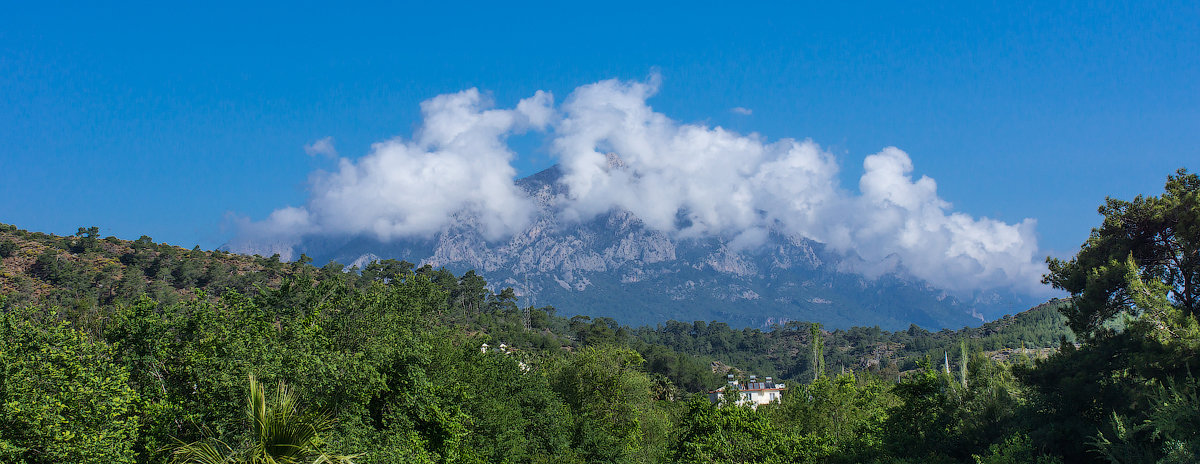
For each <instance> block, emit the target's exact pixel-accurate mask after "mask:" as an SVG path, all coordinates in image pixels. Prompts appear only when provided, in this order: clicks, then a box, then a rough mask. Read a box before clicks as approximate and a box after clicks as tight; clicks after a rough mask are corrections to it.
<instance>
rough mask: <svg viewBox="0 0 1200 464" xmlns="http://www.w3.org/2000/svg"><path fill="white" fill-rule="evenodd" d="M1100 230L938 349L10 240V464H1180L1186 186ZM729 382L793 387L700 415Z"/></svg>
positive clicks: (909, 337) (1188, 328)
mask: <svg viewBox="0 0 1200 464" xmlns="http://www.w3.org/2000/svg"><path fill="white" fill-rule="evenodd" d="M1102 213H1104V214H1105V215H1106V220H1105V223H1104V225H1103V226H1102V227H1100V228H1098V229H1096V230H1095V231H1094V232H1093V235H1092V238H1091V239H1089V241H1088V243H1086V244H1085V245H1084V247H1083V248H1082V250H1081V252H1080V254H1079V255H1078V256H1077V257H1076V258H1075V259H1073V260H1071V261H1067V262H1063V261H1053V262H1052V263H1051V270H1052V272H1051V274H1050V275H1049V276H1047V281H1048V282H1049V283H1051V284H1053V285H1055V286H1056V287H1058V288H1061V289H1063V290H1066V291H1068V292H1070V293H1071V294H1072V298H1071V299H1069V300H1059V301H1052V302H1049V303H1047V304H1045V305H1041V306H1039V307H1037V308H1033V309H1032V310H1030V311H1027V312H1024V313H1022V314H1019V315H1016V316H1012V317H1006V318H1004V319H1001V320H998V321H995V322H992V323H988V324H985V325H983V326H981V327H978V328H966V329H962V330H959V331H950V330H943V331H939V332H928V331H925V330H923V329H921V328H919V327H916V326H912V327H910V328H909V329H908V330H905V331H898V332H887V331H883V330H880V329H879V328H877V327H870V328H862V327H859V328H852V329H848V330H836V331H833V332H828V331H824V330H822V329H821V328H820V326H819V325H816V324H805V323H796V322H791V323H787V324H785V325H782V326H775V327H771V328H768V329H766V330H760V329H740V330H738V329H733V328H731V327H729V326H728V325H726V324H723V323H720V322H708V323H706V322H691V323H685V322H674V321H670V322H665V323H663V324H661V325H658V326H656V327H641V328H633V327H627V326H622V325H620V324H618V323H617V322H616V321H614V320H612V319H608V318H602V317H601V318H590V317H586V316H576V317H572V318H569V319H568V318H562V317H558V316H557V315H556V314H555V311H554V309H553V308H551V307H541V308H533V307H520V306H518V305H517V303H516V298H515V296H514V294H513V292H512V291H511V290H507V289H506V290H501V291H498V292H495V291H491V290H489V289H488V286H487V282H485V281H484V280H483V279H482V278H481V277H479V276H478V275H477V274H475V273H474V272H466V273H464V274H462V275H454V274H452V273H450V272H449V271H446V270H444V269H434V268H431V267H428V266H426V267H420V268H416V267H414V266H413V265H412V264H410V263H405V262H403V261H391V260H388V261H381V262H374V263H371V264H369V265H367V266H366V267H365V268H363V269H352V270H351V271H352V272H347V270H346V269H344V268H343V267H342V266H341V265H339V264H336V263H331V264H328V265H325V266H322V267H319V268H318V267H315V266H313V265H312V264H311V262H310V261H311V260H308V259H304V258H302V259H301V260H299V261H296V262H292V263H282V262H280V261H279V259H278V258H277V257H272V258H261V257H249V256H239V255H233V254H228V253H223V252H209V251H203V250H199V249H193V250H186V249H182V248H178V247H173V246H169V245H165V244H156V243H154V242H153V241H152V240H151V239H150V238H148V237H143V238H141V239H139V240H136V241H133V242H128V241H123V240H119V239H116V238H112V237H109V238H100V237H98V236H97V235H98V231H97V229H95V228H90V229H85V228H81V229H80V231H79V233H78V234H76V235H74V236H70V237H59V236H54V235H48V234H41V233H34V232H26V231H22V230H19V229H17V228H16V227H14V226H8V225H3V226H0V259H2V261H0V263H2V266H3V267H2V271H3V274H0V288H2V292H3V293H0V462H5V463H8V462H12V463H29V464H33V463H50V462H79V463H90V462H97V463H98V462H118V463H120V462H147V463H158V462H170V461H175V462H247V463H249V462H338V461H340V462H360V463H391V462H437V463H477V462H551V461H553V462H558V463H571V462H580V463H583V462H589V463H590V462H612V463H624V462H647V463H649V462H736V463H774V462H778V463H785V462H787V463H791V462H923V463H924V462H972V461H974V462H987V463H1000V462H1088V461H1110V462H1152V461H1160V462H1194V461H1195V460H1196V458H1197V453H1198V452H1200V435H1198V433H1200V432H1197V430H1200V427H1198V425H1200V424H1197V423H1196V418H1197V417H1200V400H1197V398H1198V397H1200V395H1198V392H1197V384H1196V381H1195V380H1194V379H1193V378H1192V377H1191V374H1190V372H1192V371H1193V370H1194V369H1195V368H1197V367H1200V362H1198V358H1197V352H1198V350H1200V325H1198V324H1197V322H1196V316H1197V310H1198V308H1197V306H1196V298H1195V297H1196V293H1197V292H1200V290H1198V289H1197V287H1196V286H1195V285H1194V284H1193V283H1194V282H1198V280H1195V279H1196V276H1197V269H1198V268H1200V260H1197V258H1196V252H1197V251H1196V250H1197V243H1200V235H1197V234H1200V228H1197V227H1196V226H1195V224H1197V223H1200V221H1198V220H1197V219H1198V218H1200V179H1197V177H1196V176H1195V175H1188V174H1186V172H1183V171H1181V172H1180V173H1179V174H1178V175H1177V176H1172V177H1170V178H1169V181H1168V184H1167V192H1166V193H1165V194H1163V195H1162V196H1161V197H1149V198H1142V197H1139V198H1137V199H1135V201H1133V202H1121V201H1119V200H1110V201H1109V204H1108V205H1107V206H1106V207H1105V208H1103V209H1102ZM1148 237H1150V238H1152V239H1148ZM1171 258H1173V259H1171ZM1064 324H1066V325H1067V326H1069V327H1070V328H1071V329H1072V330H1071V331H1069V332H1068V331H1066V330H1065V329H1064V327H1063V326H1064ZM485 345H486V346H485ZM1047 348H1049V349H1047ZM726 373H732V374H734V375H735V376H746V375H750V374H757V375H760V376H766V375H772V376H775V377H778V378H781V379H786V380H787V381H788V382H787V383H788V385H789V387H790V388H789V389H788V390H787V393H786V394H785V395H784V396H783V399H782V401H781V402H779V403H775V404H770V405H764V406H762V407H759V408H757V409H752V408H750V407H747V406H739V405H736V404H733V403H732V402H729V401H725V402H723V403H721V404H719V405H714V404H712V403H710V402H709V400H708V397H707V394H706V391H707V390H709V389H711V388H714V387H716V386H718V385H720V384H721V383H722V381H723V380H722V377H723V376H724V375H725V374H726ZM264 386H265V387H264Z"/></svg>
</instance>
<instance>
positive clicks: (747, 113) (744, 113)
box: [729, 106, 754, 116]
mask: <svg viewBox="0 0 1200 464" xmlns="http://www.w3.org/2000/svg"><path fill="white" fill-rule="evenodd" d="M729 111H732V112H733V114H740V115H742V116H750V115H752V114H754V110H751V109H750V108H746V107H742V106H735V107H733V108H730V109H729Z"/></svg>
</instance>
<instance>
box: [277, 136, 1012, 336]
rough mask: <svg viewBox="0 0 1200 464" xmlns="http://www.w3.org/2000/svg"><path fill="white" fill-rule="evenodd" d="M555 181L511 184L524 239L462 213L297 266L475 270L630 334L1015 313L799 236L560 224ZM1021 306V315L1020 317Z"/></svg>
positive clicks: (316, 250)
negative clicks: (697, 325) (844, 261)
mask: <svg viewBox="0 0 1200 464" xmlns="http://www.w3.org/2000/svg"><path fill="white" fill-rule="evenodd" d="M609 162H610V166H613V167H618V168H619V167H620V164H621V163H620V160H619V159H615V160H614V159H610V160H609ZM560 176H561V173H560V171H559V170H558V168H557V167H552V168H550V169H547V170H545V171H542V172H540V173H538V174H535V175H533V176H530V177H527V178H524V179H521V180H520V181H518V184H519V185H520V186H521V187H522V188H524V189H525V191H526V192H528V193H529V195H530V196H531V197H532V198H533V199H534V200H535V203H536V204H537V205H538V206H539V208H540V209H539V211H538V213H537V215H536V216H535V217H534V219H533V221H532V222H531V223H530V225H529V226H528V227H527V228H526V229H525V230H523V231H521V232H520V233H518V234H515V235H513V236H512V237H510V238H508V239H507V240H504V241H501V242H488V241H487V240H486V239H485V238H484V236H483V235H482V234H481V233H480V228H479V224H478V221H477V219H476V218H474V217H472V216H471V215H469V214H465V213H463V214H459V215H457V216H456V217H455V221H454V223H452V224H451V225H449V226H448V227H446V228H445V229H443V230H442V231H441V232H440V233H438V234H437V235H436V236H434V237H432V238H429V239H417V240H408V241H400V242H391V243H382V242H379V241H376V240H373V239H370V238H364V237H354V238H347V239H343V240H329V239H325V240H322V241H320V242H317V241H309V242H306V243H302V244H301V245H299V246H297V248H296V251H297V255H298V254H299V253H300V252H304V253H307V254H308V255H309V256H312V257H313V258H315V259H317V260H318V262H323V261H327V260H336V261H338V262H341V263H353V264H355V265H358V266H359V267H362V266H363V265H365V264H366V263H368V262H370V261H371V260H375V259H388V258H391V259H404V260H407V261H410V262H413V263H417V264H430V265H432V266H434V267H445V268H447V269H450V270H452V271H454V272H455V273H462V272H465V271H467V270H471V269H474V270H476V272H478V273H479V274H481V275H482V276H483V277H484V278H486V279H487V280H488V281H489V282H490V283H491V284H492V285H493V287H497V288H502V287H512V288H513V289H514V291H515V293H516V295H518V296H519V297H520V298H521V301H520V304H522V305H538V306H541V305H552V306H555V307H556V308H557V309H558V313H559V314H561V315H573V314H585V315H590V316H608V317H613V318H615V319H617V320H618V321H620V322H623V323H629V324H655V323H659V322H663V321H666V320H668V319H676V320H683V321H692V320H719V321H723V322H727V323H730V324H731V325H737V326H763V325H767V324H769V323H771V322H776V321H780V320H803V321H815V322H822V323H824V324H825V325H826V326H827V327H831V328H836V327H848V326H851V325H866V326H873V325H878V326H880V327H884V328H888V329H903V328H907V327H908V326H909V325H910V324H913V323H915V324H918V325H920V326H923V327H926V328H931V329H933V328H944V327H952V328H959V327H962V326H964V325H967V324H970V323H972V322H978V321H977V319H976V318H977V317H979V316H978V315H979V314H987V313H988V311H989V308H992V309H994V307H996V306H997V301H999V305H1000V306H1004V304H1009V305H1010V306H1012V301H1011V300H1012V299H1011V298H1008V299H1004V298H1000V299H999V300H995V299H993V300H988V299H986V298H982V297H977V298H975V299H974V300H973V301H972V304H965V303H963V302H962V301H960V300H958V299H956V298H954V297H947V295H946V294H945V293H944V292H939V291H937V290H936V289H932V288H929V286H928V285H925V284H923V283H921V282H916V281H911V280H908V279H905V278H903V277H900V276H896V275H887V276H883V277H880V278H878V279H865V278H863V277H861V276H858V275H856V274H849V273H844V272H840V271H839V270H838V261H839V259H838V257H837V256H835V255H833V254H831V253H828V252H826V251H824V247H823V246H822V245H821V244H819V243H815V242H812V241H809V240H806V239H804V238H803V237H799V236H791V235H785V234H780V233H778V232H771V233H770V235H769V238H768V240H767V243H766V244H764V245H762V246H759V247H757V248H753V249H738V250H735V249H731V248H730V247H729V244H728V243H727V242H726V241H724V240H722V239H718V238H707V239H694V238H693V239H677V238H673V237H671V236H670V235H669V234H667V233H664V232H661V231H655V230H651V229H649V228H647V227H646V226H645V225H644V224H643V222H642V221H641V220H640V219H638V218H637V217H635V216H634V215H633V214H631V213H630V212H628V211H623V210H613V211H609V212H608V213H606V214H603V215H600V216H598V217H595V218H592V219H590V220H587V221H584V222H577V221H568V220H564V219H563V218H560V217H558V216H557V213H556V211H559V208H556V206H557V204H558V203H557V202H559V201H561V200H562V198H563V196H564V195H565V194H566V191H565V187H564V186H563V185H562V184H560V183H559V182H558V180H559V178H560ZM980 302H982V303H980ZM976 303H979V304H976ZM985 303H986V304H985ZM989 304H990V306H988V305H989ZM1020 304H1024V302H1019V303H1016V307H1018V309H1024V308H1020V307H1019V306H1020ZM1006 309H1007V307H1006Z"/></svg>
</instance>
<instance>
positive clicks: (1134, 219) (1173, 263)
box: [1044, 169, 1200, 337]
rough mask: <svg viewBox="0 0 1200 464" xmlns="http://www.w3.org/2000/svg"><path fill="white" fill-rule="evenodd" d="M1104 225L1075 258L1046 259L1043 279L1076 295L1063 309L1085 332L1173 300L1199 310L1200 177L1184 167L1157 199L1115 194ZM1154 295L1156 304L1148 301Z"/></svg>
mask: <svg viewBox="0 0 1200 464" xmlns="http://www.w3.org/2000/svg"><path fill="white" fill-rule="evenodd" d="M1100 214H1102V215H1104V223H1103V225H1102V226H1101V227H1099V228H1096V229H1092V234H1091V236H1090V237H1089V238H1088V240H1087V242H1086V243H1084V244H1083V247H1082V248H1081V249H1080V251H1079V253H1078V254H1077V255H1076V256H1075V258H1073V259H1071V260H1070V261H1062V260H1058V259H1052V258H1051V259H1048V260H1047V262H1048V263H1049V265H1050V273H1049V274H1047V275H1046V277H1045V279H1044V281H1045V282H1046V283H1049V284H1051V285H1053V286H1054V287H1055V288H1060V289H1063V290H1066V291H1068V292H1070V293H1071V294H1072V296H1073V297H1074V298H1073V299H1072V304H1071V305H1070V306H1068V307H1066V308H1064V314H1066V315H1067V318H1068V323H1069V324H1070V326H1071V329H1072V330H1074V331H1075V333H1076V334H1078V335H1081V336H1084V337H1095V336H1101V335H1105V334H1107V333H1108V331H1107V330H1105V328H1104V324H1105V323H1106V322H1108V321H1110V320H1112V319H1113V318H1114V317H1115V316H1116V315H1117V314H1121V313H1131V314H1134V315H1136V314H1138V313H1140V312H1143V311H1145V310H1146V309H1148V308H1147V307H1146V306H1150V307H1161V306H1163V305H1166V304H1170V305H1172V306H1174V307H1175V308H1177V309H1179V310H1180V311H1182V312H1183V313H1184V314H1186V315H1189V316H1192V317H1195V316H1197V312H1198V311H1200V177H1198V176H1197V175H1196V174H1188V173H1187V170H1185V169H1180V170H1179V171H1178V172H1177V173H1176V175H1173V176H1168V177H1167V184H1166V191H1165V192H1164V193H1163V195H1162V196H1159V197H1153V196H1152V197H1143V196H1141V195H1139V196H1137V197H1136V198H1134V199H1133V201H1132V202H1129V201H1123V200H1118V199H1114V198H1109V199H1108V200H1107V202H1106V204H1105V205H1104V206H1102V207H1100ZM1151 301H1153V304H1149V305H1148V303H1150V302H1151Z"/></svg>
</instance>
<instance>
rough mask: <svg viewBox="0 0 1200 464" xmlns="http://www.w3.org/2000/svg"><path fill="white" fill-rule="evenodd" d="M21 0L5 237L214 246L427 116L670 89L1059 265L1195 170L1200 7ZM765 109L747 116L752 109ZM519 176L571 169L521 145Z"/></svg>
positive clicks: (1, 159)
mask: <svg viewBox="0 0 1200 464" xmlns="http://www.w3.org/2000/svg"><path fill="white" fill-rule="evenodd" d="M35 3H37V2H25V3H22V4H16V5H10V6H8V7H7V8H6V13H5V14H4V15H3V16H2V17H0V150H2V151H0V195H3V198H5V201H3V202H0V222H5V223H11V224H16V225H18V226H21V227H22V228H26V229H31V230H40V231H47V232H53V233H59V234H69V233H72V232H74V230H75V228H76V227H79V226H92V225H95V226H99V227H100V228H101V231H102V232H103V234H104V235H109V234H112V235H116V236H118V237H122V238H131V239H132V238H137V237H138V236H139V235H142V234H146V235H150V236H152V237H154V238H155V239H156V240H160V241H165V242H168V243H172V244H177V245H182V246H186V247H191V246H192V245H197V244H198V245H200V246H201V247H203V248H214V247H216V246H219V245H221V244H222V243H224V242H225V241H227V240H229V239H230V238H231V236H232V235H233V230H231V229H230V221H229V219H228V218H229V217H230V216H231V215H236V216H242V217H248V218H252V219H255V220H257V219H261V218H264V217H266V216H267V215H268V214H270V213H271V212H272V211H274V210H276V209H278V208H280V207H283V206H287V205H293V206H299V205H303V204H304V203H305V201H306V198H307V197H308V193H307V188H308V183H307V179H308V178H309V176H310V174H311V173H312V172H314V171H315V170H318V169H324V170H333V169H336V165H335V163H334V161H332V160H329V159H326V158H323V157H320V156H316V157H313V156H308V155H306V154H305V152H304V146H305V145H306V144H310V143H312V142H314V141H316V140H318V139H321V138H324V137H329V136H332V137H333V138H334V140H335V142H336V147H337V150H338V152H339V153H340V154H341V155H342V156H343V157H347V158H351V159H353V158H357V157H361V156H364V155H366V154H367V153H368V152H369V151H370V145H371V144H372V143H374V142H379V141H383V140H386V139H389V138H392V137H396V136H402V137H409V136H411V134H412V131H413V129H414V128H415V127H418V126H419V125H420V124H421V120H420V107H419V104H420V102H421V101H424V100H427V99H429V98H432V97H434V96H437V95H440V94H446V93H451V92H458V91H461V90H463V89H467V88H472V87H476V88H478V89H480V90H481V91H482V92H484V93H485V94H487V95H490V96H491V98H493V99H494V100H495V102H496V106H497V107H503V108H508V107H512V106H514V105H515V104H516V103H517V101H518V100H520V99H522V98H527V97H529V96H531V95H533V94H534V92H536V91H537V90H546V91H549V92H552V93H553V94H554V95H555V96H556V99H558V100H559V101H561V100H562V99H563V98H564V97H566V96H567V95H568V94H570V93H571V92H572V90H573V89H575V88H577V87H579V86H582V85H586V84H590V83H594V82H597V81H601V80H604V79H610V78H618V79H623V80H643V79H646V78H647V76H649V75H651V74H652V73H657V74H658V75H660V76H661V79H662V83H661V85H660V88H659V91H658V93H657V94H656V95H655V96H653V97H652V98H650V99H649V101H648V103H649V104H650V105H651V106H652V107H653V108H654V110H655V111H657V112H661V113H663V114H665V115H667V116H669V117H670V118H673V119H674V120H676V121H679V122H682V123H701V124H706V125H709V126H721V127H724V128H726V129H729V130H732V131H737V132H740V133H750V132H757V133H759V134H761V135H762V136H763V137H765V138H767V139H769V140H777V139H780V138H785V137H792V138H797V139H801V140H803V139H812V140H813V141H814V142H816V143H817V144H819V145H820V146H821V147H822V148H823V149H825V150H828V151H829V152H831V153H833V154H834V155H836V157H837V162H838V164H839V166H840V175H839V177H840V180H841V184H842V186H843V187H844V188H847V189H851V190H853V189H856V188H857V185H858V178H859V176H860V175H862V173H863V167H862V163H863V159H864V158H865V157H867V156H868V155H871V154H874V153H877V152H879V151H880V150H882V149H884V148H885V147H888V146H895V147H898V148H900V149H902V150H904V151H905V152H907V153H908V154H909V156H911V158H912V163H913V165H914V166H915V171H914V175H916V176H921V175H925V176H929V177H931V178H933V179H935V180H936V181H937V186H938V194H939V196H940V197H941V198H943V199H945V200H947V201H949V202H951V203H953V209H954V210H955V211H960V212H964V213H967V214H970V215H972V216H974V217H989V218H994V219H997V220H1000V221H1004V222H1007V223H1017V222H1020V221H1021V220H1022V219H1024V218H1033V219H1036V220H1037V229H1036V230H1037V235H1038V238H1039V242H1038V243H1039V246H1040V248H1041V250H1042V254H1055V255H1060V256H1061V255H1065V254H1069V253H1070V252H1071V251H1073V250H1074V249H1076V248H1077V247H1078V245H1079V244H1080V243H1081V242H1082V241H1083V240H1084V239H1085V238H1086V237H1087V233H1088V230H1089V229H1090V228H1091V227H1093V226H1095V225H1097V223H1098V216H1097V214H1096V212H1095V211H1096V207H1097V206H1099V204H1100V203H1101V202H1102V201H1103V199H1104V197H1105V196H1116V197H1121V198H1130V197H1132V196H1133V195H1136V194H1139V193H1147V194H1157V193H1158V192H1160V191H1161V189H1162V184H1163V182H1164V180H1165V178H1166V175H1167V174H1169V173H1171V172H1173V171H1174V170H1175V169H1177V168H1179V167H1188V168H1191V169H1193V170H1195V169H1200V167H1198V166H1195V165H1194V164H1195V163H1194V161H1195V160H1197V159H1200V148H1198V147H1200V86H1198V85H1197V83H1198V82H1200V4H1197V3H1196V2H1122V3H1115V4H1104V3H1097V4H1092V5H1086V6H1082V5H1075V4H1074V3H1062V4H1056V3H1044V2H1037V3H1016V2H997V3H995V4H985V3H983V2H972V3H971V4H969V5H959V6H942V5H931V4H901V5H895V4H872V3H865V4H852V5H851V4H847V5H828V4H827V3H831V2H823V3H824V4H820V5H805V4H794V3H788V4H773V5H759V6H733V5H730V4H728V3H701V2H687V3H679V4H664V5H651V4H649V2H631V3H620V2H606V3H603V4H587V5H566V4H562V3H558V2H556V3H543V4H532V5H513V4H507V3H506V4H503V5H494V4H484V5H472V4H459V5H447V6H439V5H434V3H435V2H422V3H420V4H417V5H386V6H385V5H376V4H368V5H361V4H360V5H349V6H338V7H337V8H334V7H330V6H328V5H321V4H298V3H295V2H289V3H276V4H265V5H260V6H245V5H241V4H212V5H209V4H203V5H201V4H193V5H186V6H182V7H181V6H164V5H163V4H161V3H145V4H125V5H118V6H112V7H104V8H98V7H93V6H83V7H80V6H76V5H64V4H57V3H52V4H40V3H38V4H35ZM737 107H741V108H747V109H749V110H751V114H748V115H746V114H739V113H737V112H735V111H732V109H733V108H737ZM510 142H511V146H512V148H513V149H514V150H515V151H517V152H518V155H519V157H518V159H517V160H516V161H515V163H514V164H515V166H516V167H517V169H518V172H519V173H520V174H522V175H524V174H529V173H533V172H536V171H537V170H539V169H541V168H544V167H547V166H549V165H550V164H552V163H554V162H555V161H556V160H555V159H554V158H553V157H552V155H551V154H550V153H549V150H547V147H546V144H545V143H544V142H543V141H542V140H541V139H540V138H539V136H538V135H536V134H533V135H527V136H519V137H514V138H513V139H511V140H510Z"/></svg>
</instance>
